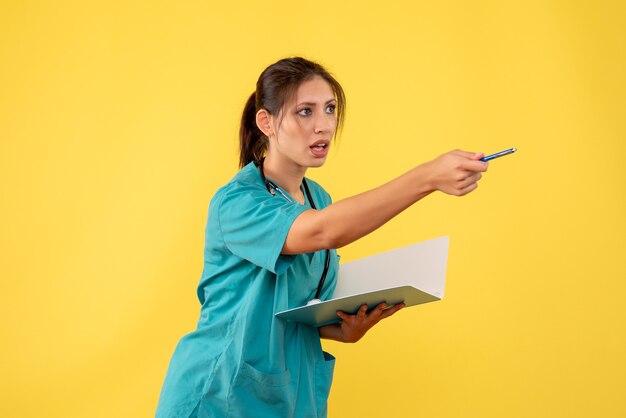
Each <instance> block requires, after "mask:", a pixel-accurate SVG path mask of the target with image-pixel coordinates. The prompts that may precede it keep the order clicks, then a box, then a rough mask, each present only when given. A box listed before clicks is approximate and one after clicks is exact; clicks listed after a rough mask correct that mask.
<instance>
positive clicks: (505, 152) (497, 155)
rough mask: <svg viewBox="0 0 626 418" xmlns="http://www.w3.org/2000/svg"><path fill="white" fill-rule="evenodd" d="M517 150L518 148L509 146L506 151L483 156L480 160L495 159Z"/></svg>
mask: <svg viewBox="0 0 626 418" xmlns="http://www.w3.org/2000/svg"><path fill="white" fill-rule="evenodd" d="M515 151H517V148H509V149H506V150H504V151H500V152H496V153H495V154H491V155H488V156H486V157H483V158H481V159H480V161H489V160H493V159H494V158H499V157H504V156H505V155H509V154H513V153H514V152H515Z"/></svg>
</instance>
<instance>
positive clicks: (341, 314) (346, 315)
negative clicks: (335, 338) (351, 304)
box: [337, 311, 351, 321]
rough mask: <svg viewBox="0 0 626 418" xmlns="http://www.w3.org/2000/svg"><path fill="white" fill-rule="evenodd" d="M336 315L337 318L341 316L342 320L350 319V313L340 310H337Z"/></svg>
mask: <svg viewBox="0 0 626 418" xmlns="http://www.w3.org/2000/svg"><path fill="white" fill-rule="evenodd" d="M337 316H338V317H339V318H341V319H342V320H344V321H346V320H348V319H350V316H351V315H348V314H347V313H345V312H342V311H337Z"/></svg>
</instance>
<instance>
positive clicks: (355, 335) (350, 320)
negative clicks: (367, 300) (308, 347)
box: [319, 302, 404, 343]
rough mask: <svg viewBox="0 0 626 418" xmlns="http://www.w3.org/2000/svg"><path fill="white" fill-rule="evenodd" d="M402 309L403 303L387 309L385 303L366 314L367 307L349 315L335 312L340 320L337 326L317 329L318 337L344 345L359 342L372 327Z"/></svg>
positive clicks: (362, 307)
mask: <svg viewBox="0 0 626 418" xmlns="http://www.w3.org/2000/svg"><path fill="white" fill-rule="evenodd" d="M402 308H404V303H399V304H397V305H394V306H392V307H388V306H387V304H386V303H384V302H383V303H381V304H379V305H378V306H377V307H376V308H374V309H372V311H371V312H369V313H368V312H367V305H362V306H361V308H359V311H358V312H357V313H356V314H354V315H350V314H347V313H345V312H342V311H337V316H338V317H340V318H341V319H342V321H341V322H340V323H339V324H332V325H326V326H323V327H320V328H319V333H320V337H322V338H326V339H329V340H335V341H340V342H344V343H355V342H357V341H359V340H360V339H361V338H362V337H363V336H364V335H365V334H366V333H367V331H369V330H370V329H371V328H372V327H373V326H374V325H376V324H377V323H378V322H380V321H381V320H383V319H385V318H389V317H390V316H391V315H393V314H395V313H396V312H398V311H399V310H400V309H402Z"/></svg>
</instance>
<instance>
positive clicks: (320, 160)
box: [307, 157, 326, 168]
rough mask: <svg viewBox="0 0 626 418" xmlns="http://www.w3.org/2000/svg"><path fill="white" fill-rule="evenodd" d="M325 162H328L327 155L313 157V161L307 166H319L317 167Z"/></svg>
mask: <svg viewBox="0 0 626 418" xmlns="http://www.w3.org/2000/svg"><path fill="white" fill-rule="evenodd" d="M325 162H326V157H324V158H315V159H313V161H311V162H310V163H309V164H307V166H308V167H309V168H317V167H321V166H323V165H324V163H325Z"/></svg>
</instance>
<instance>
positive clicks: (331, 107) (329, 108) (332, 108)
mask: <svg viewBox="0 0 626 418" xmlns="http://www.w3.org/2000/svg"><path fill="white" fill-rule="evenodd" d="M336 107H337V106H336V105H334V104H331V105H328V106H326V113H335V109H336Z"/></svg>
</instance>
